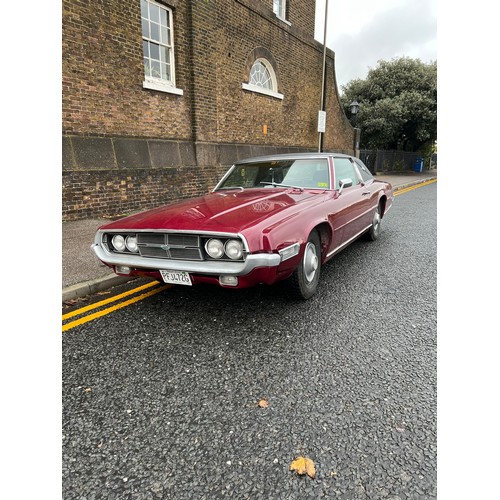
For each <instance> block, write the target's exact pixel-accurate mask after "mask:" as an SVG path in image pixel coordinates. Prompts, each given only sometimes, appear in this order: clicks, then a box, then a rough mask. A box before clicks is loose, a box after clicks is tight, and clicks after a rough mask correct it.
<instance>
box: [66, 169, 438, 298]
mask: <svg viewBox="0 0 500 500" xmlns="http://www.w3.org/2000/svg"><path fill="white" fill-rule="evenodd" d="M375 178H376V179H379V180H384V181H387V182H390V183H391V184H392V187H393V188H394V191H398V190H401V189H404V188H406V187H409V186H412V185H416V184H420V183H422V182H425V181H427V180H430V179H434V178H437V170H426V171H424V172H403V173H395V174H387V173H384V174H380V175H375ZM108 222H110V219H84V220H77V221H67V222H63V223H62V302H67V301H70V300H73V299H77V298H80V297H85V296H86V295H90V294H93V293H96V292H101V291H104V290H107V289H109V288H111V287H114V286H116V285H119V284H121V283H124V282H126V281H130V279H135V278H127V277H122V276H117V275H115V274H114V273H113V272H112V271H111V270H110V268H109V267H107V266H105V265H104V264H102V263H101V262H100V261H99V260H98V259H97V257H96V256H95V254H94V252H93V251H92V250H91V248H90V246H91V245H92V243H94V236H95V233H96V231H97V229H98V228H99V227H100V226H102V225H103V224H106V223H108Z"/></svg>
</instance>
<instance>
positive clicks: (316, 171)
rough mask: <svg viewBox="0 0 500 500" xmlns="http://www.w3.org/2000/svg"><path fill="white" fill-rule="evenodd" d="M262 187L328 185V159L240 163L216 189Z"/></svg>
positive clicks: (327, 186)
mask: <svg viewBox="0 0 500 500" xmlns="http://www.w3.org/2000/svg"><path fill="white" fill-rule="evenodd" d="M261 187H271V188H272V187H297V188H301V189H303V188H309V189H330V174H329V169H328V160H327V159H326V158H323V159H301V160H276V161H268V162H258V163H239V164H238V165H236V166H235V167H234V169H233V170H232V171H231V173H230V174H229V176H228V177H227V178H226V179H225V180H224V182H223V183H221V185H220V186H218V187H217V190H220V189H248V188H261Z"/></svg>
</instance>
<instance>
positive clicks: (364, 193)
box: [361, 191, 371, 196]
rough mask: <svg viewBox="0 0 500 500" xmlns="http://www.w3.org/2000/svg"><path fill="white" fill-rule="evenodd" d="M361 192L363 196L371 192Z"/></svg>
mask: <svg viewBox="0 0 500 500" xmlns="http://www.w3.org/2000/svg"><path fill="white" fill-rule="evenodd" d="M361 194H362V195H363V196H366V195H367V194H371V192H370V191H363V192H362V193H361Z"/></svg>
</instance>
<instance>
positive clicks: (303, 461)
mask: <svg viewBox="0 0 500 500" xmlns="http://www.w3.org/2000/svg"><path fill="white" fill-rule="evenodd" d="M290 470H295V471H297V474H299V475H300V476H302V475H304V474H307V475H308V476H309V477H310V478H312V479H314V477H315V476H316V469H315V468H314V462H313V461H312V460H311V459H310V458H304V457H299V458H296V459H295V460H294V461H293V462H292V463H291V465H290Z"/></svg>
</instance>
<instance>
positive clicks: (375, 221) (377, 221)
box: [372, 210, 380, 232]
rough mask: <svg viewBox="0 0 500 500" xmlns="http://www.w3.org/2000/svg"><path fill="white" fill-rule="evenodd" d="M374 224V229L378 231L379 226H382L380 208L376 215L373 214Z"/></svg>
mask: <svg viewBox="0 0 500 500" xmlns="http://www.w3.org/2000/svg"><path fill="white" fill-rule="evenodd" d="M372 225H373V230H374V231H375V232H377V231H378V227H379V226H380V213H379V211H378V210H377V211H376V212H375V215H374V216H373V222H372Z"/></svg>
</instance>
